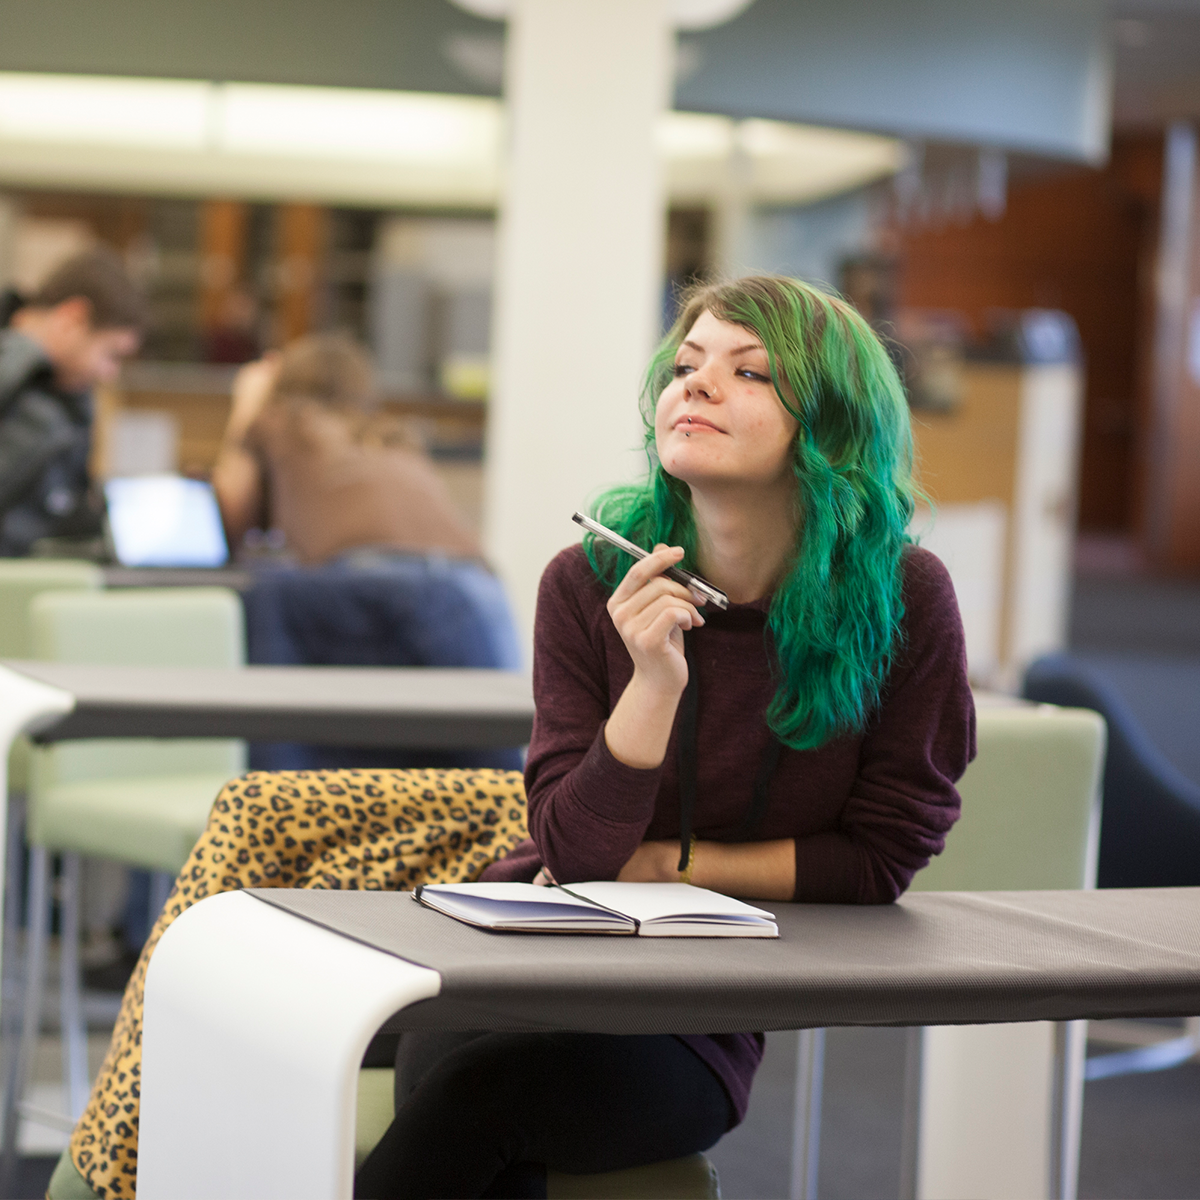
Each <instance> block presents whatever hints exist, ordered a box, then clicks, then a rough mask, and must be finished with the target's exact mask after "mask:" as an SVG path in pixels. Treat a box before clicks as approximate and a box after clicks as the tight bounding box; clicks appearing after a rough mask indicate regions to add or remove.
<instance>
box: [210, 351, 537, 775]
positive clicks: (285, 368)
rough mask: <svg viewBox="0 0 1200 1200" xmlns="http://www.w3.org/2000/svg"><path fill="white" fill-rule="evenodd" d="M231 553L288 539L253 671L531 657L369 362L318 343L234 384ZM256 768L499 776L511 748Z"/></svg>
mask: <svg viewBox="0 0 1200 1200" xmlns="http://www.w3.org/2000/svg"><path fill="white" fill-rule="evenodd" d="M213 487H214V489H215V491H216V493H217V499H218V502H219V503H220V506H221V512H222V514H223V516H224V520H225V528H226V532H227V534H228V536H229V541H230V545H231V546H234V547H236V546H237V545H239V544H240V543H241V542H242V541H243V540H244V538H245V535H246V533H247V532H248V531H249V530H252V529H256V528H257V529H262V530H272V531H277V532H278V533H280V534H282V537H283V545H284V549H285V550H286V552H287V558H288V559H290V560H291V561H284V562H282V563H270V562H264V563H262V564H260V569H259V570H258V571H256V573H255V581H254V585H253V586H252V587H251V588H249V589H247V591H246V592H245V593H244V595H243V600H244V602H245V607H246V641H247V651H248V657H249V660H250V661H251V662H253V663H267V664H277V665H314V666H412V667H482V668H499V669H503V670H516V669H518V668H519V667H520V665H521V661H520V660H521V655H520V648H519V642H518V640H517V635H516V630H515V627H514V624H513V620H512V613H511V611H510V609H509V606H508V600H507V598H506V596H505V594H504V589H503V586H502V585H501V583H500V581H499V580H498V579H497V578H496V576H495V575H494V574H493V573H492V572H491V571H490V570H489V569H488V567H487V564H486V563H484V562H483V561H482V559H481V557H480V547H479V540H478V538H477V537H476V536H475V534H474V533H473V532H472V531H471V529H470V528H469V527H468V526H467V524H466V522H465V521H464V520H463V518H462V516H461V515H460V513H459V512H458V510H457V508H456V506H455V504H454V502H453V500H452V498H451V496H450V494H449V492H448V490H447V488H446V485H445V483H444V482H443V480H442V477H441V476H440V475H439V474H438V471H437V468H436V467H435V466H434V464H433V462H432V461H431V460H430V458H429V456H428V455H427V454H426V453H425V452H424V450H423V449H422V448H421V447H420V446H419V445H418V444H417V443H416V442H415V441H414V440H413V438H412V437H411V436H410V434H409V431H408V430H407V428H406V426H405V424H404V423H403V422H402V421H400V420H398V419H397V418H396V417H395V416H394V415H392V414H389V413H387V412H385V411H384V410H383V408H382V406H381V404H380V400H379V395H378V392H377V391H376V387H375V381H374V373H373V371H372V368H371V362H370V359H369V358H368V357H367V354H366V352H365V351H364V350H363V349H362V348H361V347H360V346H359V345H357V344H356V343H355V342H354V341H353V340H352V339H350V338H349V337H346V336H345V335H342V334H313V335H309V336H308V337H304V338H301V339H300V340H298V341H296V342H293V343H292V344H291V345H290V346H288V347H287V348H286V349H285V350H284V351H283V353H282V354H279V355H272V356H269V357H267V358H264V359H262V360H260V361H258V362H255V363H250V364H249V365H247V366H245V367H243V368H242V369H241V371H239V372H238V376H237V379H236V381H235V383H234V389H233V408H232V411H231V413H230V417H229V422H228V425H227V427H226V431H225V437H224V442H223V444H222V448H221V452H220V455H219V456H218V459H217V463H216V466H215V468H214V470H213ZM250 761H251V764H252V766H254V767H255V768H257V769H267V770H285V769H287V770H316V769H332V768H340V767H443V766H444V767H453V766H461V767H499V768H507V769H516V768H518V767H519V766H520V765H521V758H520V754H519V752H518V751H517V750H515V749H511V748H502V749H499V750H493V751H478V752H476V751H449V750H444V749H435V748H429V749H425V750H421V749H411V750H406V751H401V750H395V749H391V750H382V749H377V748H372V747H369V746H367V747H363V746H358V747H354V746H346V747H329V746H297V745H292V744H286V745H284V744H280V745H258V744H256V745H254V746H252V747H251V752H250Z"/></svg>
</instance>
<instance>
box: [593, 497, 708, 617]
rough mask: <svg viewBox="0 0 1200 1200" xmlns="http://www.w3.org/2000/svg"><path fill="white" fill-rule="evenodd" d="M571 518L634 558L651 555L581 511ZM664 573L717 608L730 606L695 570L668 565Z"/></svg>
mask: <svg viewBox="0 0 1200 1200" xmlns="http://www.w3.org/2000/svg"><path fill="white" fill-rule="evenodd" d="M571 520H572V521H574V522H575V524H576V525H582V526H583V527H584V529H586V530H588V532H589V533H594V534H595V535H596V536H597V537H601V538H603V539H604V540H605V541H606V542H610V543H611V544H612V545H614V546H616V547H617V549H618V550H624V551H625V553H626V554H628V555H631V556H632V557H633V558H648V557H649V556H650V551H649V550H643V549H642V547H641V546H635V545H634V544H633V542H631V541H629V539H628V538H623V537H622V536H621V535H620V534H619V533H614V532H613V531H612V530H611V529H609V528H608V527H607V526H605V525H601V524H600V522H599V521H593V520H592V518H591V517H586V516H584V515H583V513H581V512H577V513H573V514H572V515H571ZM663 574H664V575H665V576H666V577H667V578H668V579H673V580H675V582H676V583H682V584H683V586H684V587H686V588H691V590H692V591H693V592H695V593H696V595H698V596H702V597H703V598H704V599H705V601H707V602H708V603H709V604H711V605H713V606H714V607H715V608H720V609H726V608H728V607H729V597H728V596H726V595H725V593H724V592H723V591H721V589H720V588H718V587H714V586H713V585H712V584H711V583H709V582H708V580H707V579H703V578H701V576H699V575H696V574H695V573H694V572H692V571H685V570H684V569H683V568H682V567H668V568H667V569H666V570H665V571H664V572H663Z"/></svg>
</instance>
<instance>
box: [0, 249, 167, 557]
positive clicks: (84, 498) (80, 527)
mask: <svg viewBox="0 0 1200 1200" xmlns="http://www.w3.org/2000/svg"><path fill="white" fill-rule="evenodd" d="M5 308H6V309H7V313H5V314H4V315H7V318H8V319H7V322H6V323H5V327H4V328H2V329H0V556H6V557H13V556H20V555H27V554H29V553H30V552H31V550H32V548H33V545H34V543H35V542H37V541H38V540H39V539H42V538H70V539H89V538H95V537H97V536H99V534H100V532H101V518H102V505H101V504H100V502H99V500H98V497H97V496H96V495H95V494H94V492H93V491H92V488H91V481H90V479H89V477H88V456H89V453H90V451H91V440H92V396H91V391H92V388H94V387H96V386H97V385H98V384H102V383H109V382H111V381H112V380H114V379H115V378H116V377H117V374H118V372H119V371H120V368H121V363H122V361H123V360H125V359H126V358H129V357H130V356H131V355H133V354H135V353H136V352H137V350H138V347H139V345H140V344H141V329H142V324H143V320H144V308H143V301H142V297H141V295H140V293H139V292H138V290H137V288H136V287H135V286H134V284H133V283H132V281H131V280H130V278H129V276H128V275H127V274H126V272H125V268H124V267H123V266H122V264H121V260H120V258H119V257H118V256H117V254H116V253H115V252H114V251H112V250H109V249H95V250H88V251H86V252H84V253H83V254H78V255H76V256H74V257H73V258H69V259H68V260H67V261H66V262H64V263H63V264H62V265H61V266H60V267H58V268H57V270H55V271H54V272H52V273H51V275H50V276H49V278H48V279H46V281H45V282H44V283H43V284H42V285H41V287H40V288H38V290H37V291H36V292H34V294H33V295H32V296H30V297H28V298H26V299H22V298H20V297H17V296H15V295H13V294H12V293H9V296H8V298H7V301H6V303H5Z"/></svg>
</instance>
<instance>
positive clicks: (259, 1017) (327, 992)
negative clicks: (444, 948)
mask: <svg viewBox="0 0 1200 1200" xmlns="http://www.w3.org/2000/svg"><path fill="white" fill-rule="evenodd" d="M397 902H398V903H402V902H403V898H402V897H399V896H398V897H397ZM440 988H441V976H439V975H438V974H437V972H436V971H431V970H429V969H428V968H426V967H419V966H414V965H413V964H411V963H406V962H404V961H402V960H401V959H398V958H394V957H392V956H391V955H388V954H383V953H380V952H379V951H376V950H372V949H369V948H368V947H366V946H364V945H362V944H360V943H358V942H354V941H351V940H350V939H349V938H344V937H340V936H338V935H337V934H334V933H331V932H329V931H328V930H326V929H322V928H321V927H320V926H318V925H314V924H312V923H310V922H308V921H303V920H300V919H298V918H296V917H293V916H289V915H288V914H287V913H284V912H282V911H280V910H279V909H277V908H273V907H271V906H270V905H268V904H264V903H262V902H261V901H259V900H255V899H254V898H253V897H251V896H246V895H243V894H241V893H238V892H226V893H223V894H221V895H217V896H211V897H209V898H208V899H207V900H202V901H201V902H200V903H199V904H196V905H194V906H193V907H192V908H189V909H188V910H187V911H186V912H184V913H183V914H182V915H181V916H179V917H178V918H177V919H176V920H175V922H174V923H173V924H172V925H171V926H170V928H169V929H168V930H167V931H166V933H165V934H163V937H162V940H161V941H160V942H159V944H158V946H157V947H156V948H155V951H154V957H153V958H152V959H151V960H150V967H149V970H148V972H147V977H146V1007H145V1018H144V1019H145V1024H144V1029H143V1035H142V1089H141V1093H142V1104H141V1122H140V1136H139V1141H138V1177H137V1190H138V1197H139V1200H211V1198H212V1197H213V1196H221V1197H223V1198H224V1200H240V1198H242V1197H245V1198H246V1200H251V1198H253V1200H272V1198H274V1197H278V1198H279V1200H285V1198H286V1200H341V1198H346V1197H349V1196H350V1194H351V1188H352V1181H353V1173H354V1118H355V1095H356V1084H357V1077H358V1070H359V1065H360V1063H361V1061H362V1055H363V1052H364V1051H365V1049H366V1047H367V1043H368V1042H369V1041H370V1039H371V1037H372V1036H373V1035H374V1033H375V1032H376V1031H377V1030H378V1028H379V1026H380V1025H381V1024H382V1023H383V1022H384V1021H385V1020H386V1019H387V1018H388V1017H389V1016H391V1015H392V1013H394V1012H396V1011H398V1010H399V1009H401V1008H404V1007H405V1006H406V1005H408V1004H412V1003H414V1002H416V1001H417V1000H423V999H427V998H428V997H431V996H435V995H437V993H438V991H439V990H440Z"/></svg>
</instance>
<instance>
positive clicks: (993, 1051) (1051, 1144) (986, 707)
mask: <svg viewBox="0 0 1200 1200" xmlns="http://www.w3.org/2000/svg"><path fill="white" fill-rule="evenodd" d="M977 704H978V741H979V753H978V757H977V758H976V759H975V761H974V762H973V763H972V764H971V766H970V767H969V768H968V769H967V773H966V774H965V775H964V776H963V778H962V780H961V781H960V782H959V785H958V788H959V792H960V794H961V795H962V802H963V803H962V817H961V818H960V820H959V821H958V823H957V824H956V825H955V826H954V829H953V830H952V831H951V833H950V836H949V837H948V838H947V840H946V848H945V850H944V852H943V853H942V854H941V855H939V856H938V857H937V858H935V859H934V860H933V862H932V863H930V865H929V866H928V867H926V868H925V870H923V871H921V872H920V873H919V874H918V875H917V877H916V878H915V879H914V880H913V890H914V891H943V892H944V891H959V892H980V891H1041V890H1056V889H1081V888H1091V887H1095V884H1096V858H1097V849H1098V844H1099V830H1100V784H1101V779H1102V774H1103V770H1104V751H1105V732H1106V731H1105V725H1104V721H1103V719H1102V718H1101V717H1100V716H1099V715H1098V714H1097V713H1094V712H1092V711H1090V710H1087V709H1077V708H1057V707H1054V706H1052V705H1048V704H1041V705H1029V704H1013V703H1012V702H1011V701H1008V702H1006V701H1003V700H1001V699H996V698H989V697H986V696H979V697H977ZM1085 1038H1086V1022H1082V1021H1075V1022H1069V1023H1066V1024H1060V1025H1058V1026H1051V1025H1047V1024H1045V1023H1031V1024H1025V1025H994V1026H992V1025H989V1026H962V1027H958V1026H945V1027H938V1028H931V1029H926V1030H923V1031H914V1032H913V1037H912V1039H911V1040H910V1062H909V1068H910V1070H909V1087H908V1114H907V1117H908V1119H907V1126H908V1128H907V1131H906V1137H905V1163H904V1167H903V1184H904V1187H903V1191H902V1195H907V1196H916V1197H922V1198H923V1200H937V1198H939V1197H945V1196H964V1195H971V1196H979V1197H982V1198H984V1200H987V1198H988V1197H1006V1196H1012V1195H1022V1196H1030V1197H1037V1196H1049V1197H1056V1196H1074V1194H1075V1179H1076V1173H1077V1169H1078V1155H1079V1133H1080V1120H1081V1117H1082V1106H1083V1051H1084V1041H1085ZM918 1111H919V1115H918Z"/></svg>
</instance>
